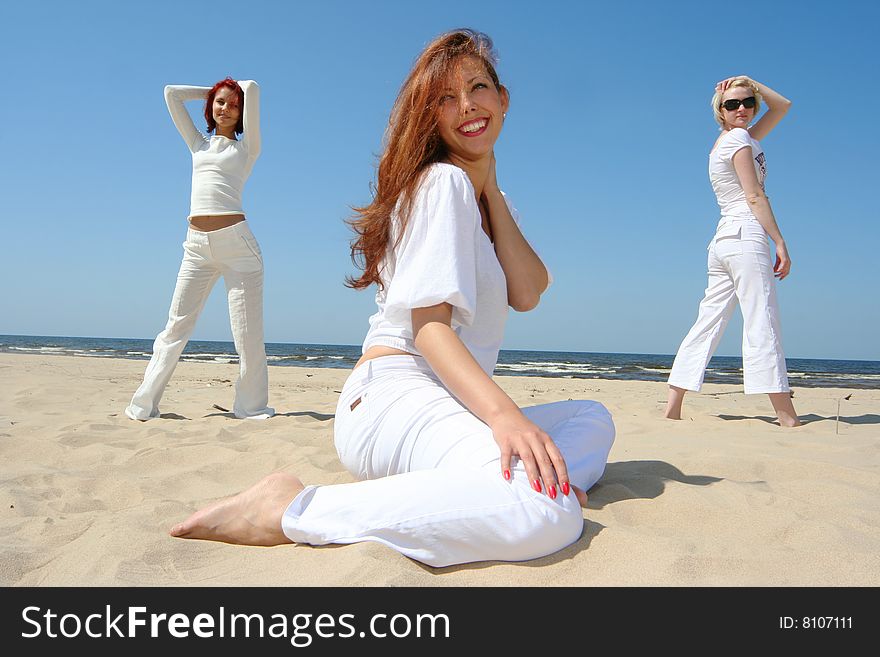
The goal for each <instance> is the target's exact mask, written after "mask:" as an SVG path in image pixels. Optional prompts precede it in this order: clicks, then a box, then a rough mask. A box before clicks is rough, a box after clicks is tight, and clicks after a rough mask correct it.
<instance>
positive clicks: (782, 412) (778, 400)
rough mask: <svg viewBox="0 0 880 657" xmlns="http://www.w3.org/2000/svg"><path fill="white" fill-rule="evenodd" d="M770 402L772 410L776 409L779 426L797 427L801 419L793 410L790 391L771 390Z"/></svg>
mask: <svg viewBox="0 0 880 657" xmlns="http://www.w3.org/2000/svg"><path fill="white" fill-rule="evenodd" d="M769 397H770V403H772V404H773V410H774V411H776V417H777V418H778V419H779V426H781V427H799V426H801V421H800V419H799V418H798V416H797V412H796V411H795V410H794V404H793V403H792V401H791V393H788V392H771V393H770V395H769Z"/></svg>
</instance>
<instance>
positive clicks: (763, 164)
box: [755, 151, 767, 189]
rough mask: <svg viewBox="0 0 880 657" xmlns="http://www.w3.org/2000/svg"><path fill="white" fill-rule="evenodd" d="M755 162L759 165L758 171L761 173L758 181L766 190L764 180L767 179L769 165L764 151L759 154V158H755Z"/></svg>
mask: <svg viewBox="0 0 880 657" xmlns="http://www.w3.org/2000/svg"><path fill="white" fill-rule="evenodd" d="M755 162H757V163H758V171H759V172H760V175H759V176H758V179H759V180H760V181H761V189H764V178H766V177H767V165H766V160H765V159H764V152H763V151H761V152H760V153H758V156H757V157H756V158H755Z"/></svg>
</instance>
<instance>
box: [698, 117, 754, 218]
mask: <svg viewBox="0 0 880 657" xmlns="http://www.w3.org/2000/svg"><path fill="white" fill-rule="evenodd" d="M743 148H750V149H751V151H752V161H753V162H754V165H755V173H756V174H757V175H758V182H759V183H761V187H762V188H763V187H764V178H765V177H766V175H767V167H766V162H765V160H764V150H763V149H762V148H761V144H760V143H759V142H758V140H757V139H753V138H752V136H751V135H750V134H749V131H748V130H746V129H745V128H734V129H733V130H731V131H730V132H728V133H727V134H725V135H723V136H722V137H721V139H720V140H719V141H718V145H717V146H715V149H714V150H713V151H712V152H711V153H710V154H709V182H711V183H712V189H713V190H714V192H715V198H717V199H718V206H719V207H720V208H721V216H722V217H753V216H754V215H753V214H752V210H751V208H750V207H749V203H748V201H747V200H746V193H745V192H744V191H743V188H742V183H740V181H739V176H738V175H737V174H736V169H735V168H734V166H733V156H734V154H736V153H737V152H738V151H740V150H742V149H743Z"/></svg>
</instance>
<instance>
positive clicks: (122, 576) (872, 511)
mask: <svg viewBox="0 0 880 657" xmlns="http://www.w3.org/2000/svg"><path fill="white" fill-rule="evenodd" d="M145 366H146V362H145V361H137V360H123V359H110V358H80V357H67V356H38V355H17V354H0V482H2V483H0V493H2V497H0V505H2V506H0V509H2V514H0V547H2V553H3V559H2V561H0V584H2V585H4V586H70V585H72V586H95V585H104V586H245V585H247V586H337V585H339V586H343V585H344V586H352V585H353V586H594V585H606V586H609V585H610V586H634V585H646V586H783V585H785V586H789V585H790V586H820V585H821V586H868V585H869V586H877V585H880V495H878V491H880V390H847V389H842V388H837V389H829V388H824V389H817V388H812V389H810V388H795V404H796V407H797V409H798V411H799V413H801V417H802V418H803V419H804V420H805V421H806V424H805V426H803V427H801V428H799V429H794V430H786V429H781V428H780V427H778V426H776V425H775V424H774V423H773V421H772V412H771V408H770V404H769V401H768V399H767V397H766V395H754V396H748V397H747V396H745V395H743V394H742V390H741V388H740V387H739V386H730V385H706V386H705V388H704V390H703V392H702V393H701V394H692V395H689V396H688V398H687V400H686V402H685V405H686V408H685V419H684V420H683V421H680V422H675V421H670V420H665V419H663V418H662V414H661V410H662V408H663V403H664V401H665V395H666V386H665V384H662V383H652V382H638V381H632V382H631V381H607V380H586V379H564V378H533V377H497V378H496V380H497V381H498V383H499V384H500V385H501V386H502V387H503V388H504V389H505V390H506V391H507V392H508V393H509V394H510V395H511V397H512V398H513V399H514V400H515V401H516V402H517V403H519V404H520V405H523V406H525V405H530V404H536V403H544V402H550V401H555V400H560V399H569V398H582V399H596V400H598V401H601V402H602V403H604V404H605V405H606V406H607V407H608V408H609V409H610V410H611V412H612V413H613V415H614V419H615V423H616V426H617V439H616V442H615V445H614V448H613V449H612V451H611V455H610V458H609V464H608V467H607V469H606V471H605V475H604V477H603V478H602V479H601V481H600V482H599V483H598V484H597V485H596V486H595V487H594V488H593V489H592V491H591V492H590V505H589V508H587V509H585V510H584V518H585V522H584V532H583V535H582V536H581V538H580V540H579V541H577V542H576V543H575V544H574V545H571V546H570V547H568V548H567V549H565V550H563V551H561V552H559V553H556V554H553V555H550V556H548V557H545V558H542V559H538V560H535V561H530V562H525V563H500V562H487V563H478V564H470V565H464V566H457V567H450V568H444V569H434V568H429V567H426V566H424V565H421V564H419V563H417V562H414V561H411V560H409V559H407V558H406V557H403V556H401V555H399V554H397V553H396V552H394V551H392V550H390V549H388V548H386V547H384V546H381V545H377V544H369V543H362V544H358V545H351V546H329V547H322V548H314V547H309V546H293V545H290V546H280V547H274V548H255V547H242V546H231V545H225V544H218V543H209V542H201V541H184V540H179V539H172V538H170V537H169V536H168V533H167V532H168V529H169V528H170V527H171V525H172V524H173V523H175V522H177V521H179V520H181V519H183V518H185V517H186V516H187V515H188V514H189V513H190V512H192V511H193V510H195V509H196V508H198V507H200V506H203V505H204V504H205V503H207V502H209V501H212V500H214V499H217V498H219V497H222V496H226V495H230V494H233V493H236V492H238V491H240V490H241V489H243V488H245V487H247V486H250V485H251V484H252V483H254V482H255V481H257V480H258V479H259V478H260V477H262V476H263V475H264V474H268V473H269V472H272V471H276V470H283V471H287V472H291V473H294V474H296V475H298V476H299V477H300V478H301V479H303V481H305V482H307V483H317V484H332V483H337V482H348V481H352V478H351V476H350V475H349V474H348V473H347V472H346V471H345V470H344V469H343V468H342V466H341V465H340V463H339V461H338V459H337V457H336V453H335V450H334V448H333V439H332V435H333V413H334V410H335V403H336V397H337V393H338V391H339V390H340V389H341V386H342V384H343V382H344V380H345V378H346V376H347V374H348V371H347V370H337V369H309V368H300V367H272V368H270V370H269V377H270V404H271V405H272V406H274V407H275V408H276V410H277V411H278V415H277V416H276V417H274V418H272V419H270V420H267V421H241V420H236V419H235V418H234V417H232V415H231V413H228V412H224V411H222V410H218V409H216V408H214V407H213V405H214V404H217V405H219V406H221V407H224V408H230V407H231V403H232V385H233V381H234V379H235V375H236V371H237V367H236V366H235V365H228V364H201V363H181V364H180V365H179V366H178V368H177V371H176V373H175V375H174V378H173V379H172V381H171V384H170V385H169V387H168V389H167V391H166V393H165V397H164V399H163V403H162V412H163V415H162V417H161V418H159V419H156V420H151V421H149V422H143V423H142V422H134V421H132V420H129V419H128V418H126V417H125V415H124V414H123V413H122V410H123V408H124V407H125V405H126V404H127V402H128V400H129V398H130V397H131V394H132V392H133V391H134V389H135V388H136V387H137V385H138V383H139V382H140V379H141V376H142V375H143V371H144V368H145ZM850 393H852V397H851V398H850V399H849V400H846V401H841V402H839V403H840V419H839V422H838V421H837V409H838V400H840V399H841V398H842V397H844V396H846V395H848V394H850Z"/></svg>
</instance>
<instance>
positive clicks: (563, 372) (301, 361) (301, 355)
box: [0, 335, 880, 389]
mask: <svg viewBox="0 0 880 657" xmlns="http://www.w3.org/2000/svg"><path fill="white" fill-rule="evenodd" d="M152 347H153V341H152V340H141V339H132V338H67V337H51V336H33V335H0V353H38V354H57V355H65V356H92V357H98V358H131V359H135V360H148V359H149V358H150V354H151V353H152ZM360 354H361V348H360V345H333V344H293V343H280V342H267V343H266V355H267V357H268V360H269V365H272V366H277V367H333V368H341V369H350V368H351V367H353V366H354V364H355V363H356V362H357V360H358V358H360ZM672 359H673V356H672V355H662V354H609V353H590V352H570V351H520V350H513V349H504V350H502V351H501V354H500V355H499V358H498V365H497V366H496V368H495V374H499V375H507V376H548V377H559V378H571V379H618V380H631V381H633V380H634V381H666V379H667V377H668V376H669V370H670V368H671V367H672ZM181 360H183V361H190V362H215V363H237V362H238V356H237V355H236V353H235V348H234V346H233V344H232V342H213V341H212V342H209V341H198V340H193V341H191V342H189V344H187V346H186V349H185V350H184V353H183V356H182V357H181ZM786 363H787V365H788V377H789V381H790V382H791V385H792V386H793V387H806V388H829V387H847V388H863V389H868V388H870V389H878V388H880V361H865V360H827V359H809V358H789V359H787V360H786ZM705 380H706V382H707V383H731V384H742V359H741V358H739V357H729V356H715V357H714V358H713V359H712V360H711V361H710V363H709V367H708V369H707V371H706V379H705Z"/></svg>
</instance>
